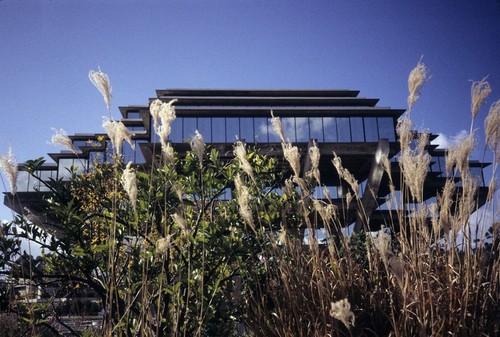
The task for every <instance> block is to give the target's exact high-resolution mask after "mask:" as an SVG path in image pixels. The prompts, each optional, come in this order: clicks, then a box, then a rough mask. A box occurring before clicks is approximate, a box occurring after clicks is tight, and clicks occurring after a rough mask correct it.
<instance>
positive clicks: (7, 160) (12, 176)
mask: <svg viewBox="0 0 500 337" xmlns="http://www.w3.org/2000/svg"><path fill="white" fill-rule="evenodd" d="M0 168H1V169H2V170H3V171H4V172H5V175H6V176H7V178H8V179H9V184H10V188H11V193H12V194H16V192H17V186H16V182H17V160H16V157H15V156H14V154H13V153H12V144H9V152H7V153H6V154H4V155H3V156H1V157H0Z"/></svg>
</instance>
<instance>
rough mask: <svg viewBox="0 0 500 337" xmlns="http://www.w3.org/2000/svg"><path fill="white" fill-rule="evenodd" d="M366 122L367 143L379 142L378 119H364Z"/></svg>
mask: <svg viewBox="0 0 500 337" xmlns="http://www.w3.org/2000/svg"><path fill="white" fill-rule="evenodd" d="M363 119H364V122H365V137H366V141H367V142H377V141H378V132H377V119H376V118H374V117H365V118H363Z"/></svg>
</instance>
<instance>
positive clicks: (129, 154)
mask: <svg viewBox="0 0 500 337" xmlns="http://www.w3.org/2000/svg"><path fill="white" fill-rule="evenodd" d="M134 152H135V151H134V150H133V149H132V146H130V144H129V143H128V142H123V149H122V153H123V161H124V162H125V163H128V162H129V161H131V162H135V158H134V157H135V153H134Z"/></svg>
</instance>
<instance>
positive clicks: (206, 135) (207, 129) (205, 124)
mask: <svg viewBox="0 0 500 337" xmlns="http://www.w3.org/2000/svg"><path fill="white" fill-rule="evenodd" d="M198 131H199V132H200V133H201V135H202V136H203V139H204V140H205V142H207V143H211V142H212V119H211V118H202V117H200V118H198Z"/></svg>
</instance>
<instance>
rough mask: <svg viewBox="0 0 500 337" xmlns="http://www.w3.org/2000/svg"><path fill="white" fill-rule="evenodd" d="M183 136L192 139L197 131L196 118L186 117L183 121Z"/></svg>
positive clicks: (184, 138)
mask: <svg viewBox="0 0 500 337" xmlns="http://www.w3.org/2000/svg"><path fill="white" fill-rule="evenodd" d="M182 124H183V125H182V131H183V132H182V138H183V140H186V139H192V138H193V137H194V135H195V131H196V128H197V126H196V118H194V117H184V118H183V121H182Z"/></svg>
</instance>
